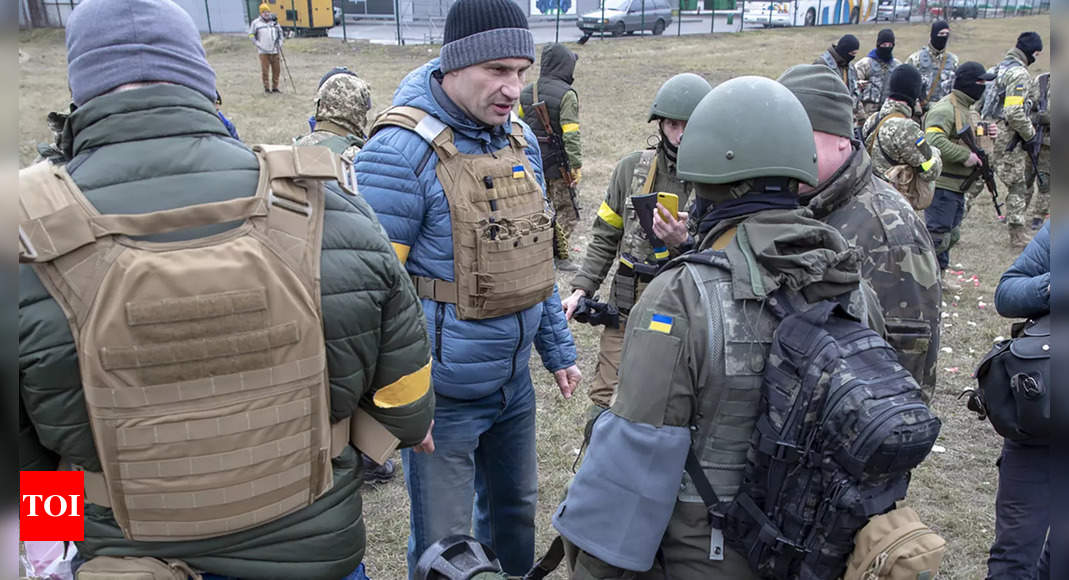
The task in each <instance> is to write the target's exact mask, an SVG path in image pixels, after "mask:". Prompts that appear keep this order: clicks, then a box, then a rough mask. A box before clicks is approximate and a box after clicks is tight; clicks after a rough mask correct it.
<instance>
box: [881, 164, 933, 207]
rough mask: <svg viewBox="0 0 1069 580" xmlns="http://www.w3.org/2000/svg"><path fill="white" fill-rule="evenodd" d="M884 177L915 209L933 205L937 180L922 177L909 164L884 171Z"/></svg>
mask: <svg viewBox="0 0 1069 580" xmlns="http://www.w3.org/2000/svg"><path fill="white" fill-rule="evenodd" d="M883 178H884V180H885V181H887V183H890V184H891V185H892V186H893V187H894V188H895V189H897V190H898V192H899V193H901V194H902V197H905V198H906V201H908V202H909V205H910V206H912V207H913V209H914V210H917V211H920V210H922V209H925V208H927V207H928V206H930V205H932V198H934V197H935V182H934V181H925V180H923V179H921V176H920V174H919V173H918V172H917V170H915V169H913V168H912V167H910V166H909V165H895V166H893V167H891V168H890V169H888V170H887V172H886V173H884V175H883Z"/></svg>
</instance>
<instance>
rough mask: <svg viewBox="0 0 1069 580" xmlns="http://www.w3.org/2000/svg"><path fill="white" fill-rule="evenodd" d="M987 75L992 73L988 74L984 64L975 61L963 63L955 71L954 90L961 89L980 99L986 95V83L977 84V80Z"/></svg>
mask: <svg viewBox="0 0 1069 580" xmlns="http://www.w3.org/2000/svg"><path fill="white" fill-rule="evenodd" d="M985 76H986V77H990V76H991V75H989V74H987V70H986V69H984V65H982V64H980V63H978V62H973V61H969V62H965V63H962V64H961V65H960V66H958V69H957V70H956V71H954V90H956V91H961V92H963V93H965V94H966V95H969V97H971V98H972V99H974V100H977V101H978V100H980V97H982V96H983V95H984V88H986V85H981V84H977V82H976V81H979V80H981V79H982V78H983V77H985Z"/></svg>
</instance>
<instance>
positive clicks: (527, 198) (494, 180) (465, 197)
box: [370, 107, 555, 320]
mask: <svg viewBox="0 0 1069 580" xmlns="http://www.w3.org/2000/svg"><path fill="white" fill-rule="evenodd" d="M389 125H393V126H397V127H402V128H404V129H408V130H409V131H413V132H415V133H416V134H418V135H419V136H420V137H422V138H423V140H425V141H426V142H427V143H429V144H430V146H431V148H432V150H433V151H434V152H435V153H436V154H437V155H438V164H437V166H436V167H435V173H436V175H437V176H438V181H439V182H441V184H442V188H443V189H444V190H445V197H446V199H447V200H448V201H449V215H450V218H451V220H452V227H453V281H447V280H438V279H435V278H425V277H423V276H412V282H413V284H415V286H416V291H417V292H418V293H419V296H420V298H429V299H431V300H435V301H437V302H447V303H450V304H455V305H456V309H457V317H458V318H460V319H463V320H471V319H475V320H479V319H484V318H496V317H498V316H505V315H508V314H513V313H515V312H519V311H521V310H524V309H526V308H529V307H531V306H534V305H535V304H538V303H539V302H542V301H543V300H545V299H546V298H549V296H550V295H552V294H553V284H554V281H555V277H554V271H553V216H552V214H551V213H550V211H549V208H548V206H547V205H546V201H545V197H544V195H543V194H542V187H541V186H539V185H538V182H537V181H536V180H535V175H534V171H533V170H532V169H531V164H530V161H529V160H528V159H527V155H526V153H525V152H524V150H525V149H526V148H527V140H526V139H525V138H524V136H523V125H522V124H521V123H520V122H519V120H517V119H516V118H515V116H513V117H512V131H511V133H510V134H509V145H508V146H507V147H503V148H501V149H499V150H497V151H495V152H493V153H484V154H481V155H469V154H466V153H461V152H460V151H459V150H457V147H456V145H455V144H454V143H453V130H452V129H451V128H449V127H448V126H447V125H445V124H444V123H442V122H441V121H439V120H438V119H436V118H435V117H433V116H431V115H429V114H428V113H426V112H425V111H423V110H421V109H417V108H414V107H392V108H390V109H386V110H385V111H383V112H382V113H381V114H380V115H379V117H378V118H377V119H375V123H374V124H373V125H372V127H371V132H370V134H371V135H374V134H375V133H376V132H377V131H378V130H379V129H381V128H383V127H386V126H389Z"/></svg>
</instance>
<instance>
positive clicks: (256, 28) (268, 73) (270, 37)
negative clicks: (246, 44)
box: [249, 2, 282, 93]
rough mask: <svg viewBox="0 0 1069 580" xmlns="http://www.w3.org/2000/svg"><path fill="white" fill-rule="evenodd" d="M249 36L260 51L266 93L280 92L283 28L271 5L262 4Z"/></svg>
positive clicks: (250, 28)
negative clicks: (280, 56)
mask: <svg viewBox="0 0 1069 580" xmlns="http://www.w3.org/2000/svg"><path fill="white" fill-rule="evenodd" d="M249 38H251V39H252V43H253V44H254V45H256V50H258V51H259V52H260V78H261V79H262V80H263V83H264V92H265V93H278V92H281V91H279V90H278V77H279V76H280V75H281V72H282V65H281V61H280V60H279V52H280V51H281V50H282V28H281V27H280V26H279V25H278V17H277V16H275V15H274V13H272V12H271V7H270V6H269V5H268V4H267V3H266V2H264V3H263V4H260V16H259V17H258V18H256V20H253V21H252V23H251V24H249Z"/></svg>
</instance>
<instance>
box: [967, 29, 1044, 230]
mask: <svg viewBox="0 0 1069 580" xmlns="http://www.w3.org/2000/svg"><path fill="white" fill-rule="evenodd" d="M1042 50H1043V40H1042V39H1041V38H1040V36H1039V34H1037V33H1035V32H1023V33H1021V35H1020V36H1018V37H1017V45H1016V46H1015V47H1014V48H1012V49H1010V51H1009V52H1007V53H1006V58H1005V59H1003V61H1002V62H1001V63H999V65H998V67H996V68H995V75H996V77H995V83H994V84H993V85H992V86H990V87H988V88H987V91H986V93H985V94H984V106H983V109H982V111H981V114H982V115H983V117H984V118H985V119H993V120H996V121H997V122H998V135H997V136H996V137H995V151H994V152H993V153H994V162H995V170H996V171H997V172H998V177H999V180H1001V181H1002V183H1005V184H1006V187H1007V189H1008V190H1009V193H1008V194H1007V196H1006V224H1007V225H1008V226H1009V231H1010V245H1011V246H1012V247H1013V248H1014V249H1017V250H1022V249H1024V247H1025V245H1027V243H1028V236H1027V234H1025V212H1026V211H1027V209H1028V202H1029V201H1030V200H1031V198H1032V189H1033V186H1034V183H1035V179H1036V173H1035V170H1034V169H1033V168H1032V162H1031V160H1030V159H1029V156H1028V151H1030V150H1032V149H1033V148H1037V149H1038V148H1039V143H1037V142H1036V128H1035V127H1034V126H1033V125H1032V121H1031V119H1029V116H1028V113H1029V106H1030V104H1031V103H1033V102H1035V101H1036V100H1038V99H1033V98H1032V97H1037V96H1038V93H1034V92H1033V91H1034V89H1035V85H1034V83H1033V81H1032V77H1031V75H1029V74H1028V66H1029V65H1030V64H1032V63H1033V62H1035V61H1036V55H1037V54H1039V52H1040V51H1042ZM1016 140H1019V142H1018V143H1017V144H1016V146H1015V147H1014V148H1013V150H1012V151H1007V150H1006V149H1007V148H1008V147H1009V146H1010V145H1011V144H1012V143H1013V142H1014V141H1016Z"/></svg>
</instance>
